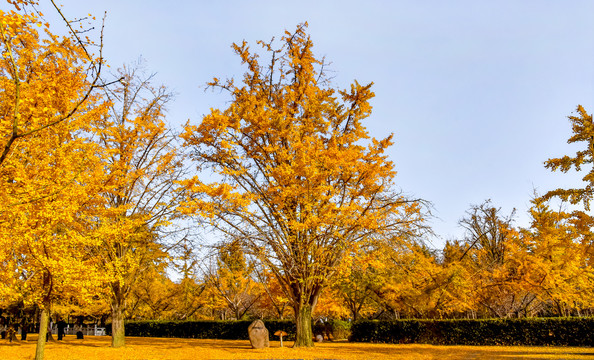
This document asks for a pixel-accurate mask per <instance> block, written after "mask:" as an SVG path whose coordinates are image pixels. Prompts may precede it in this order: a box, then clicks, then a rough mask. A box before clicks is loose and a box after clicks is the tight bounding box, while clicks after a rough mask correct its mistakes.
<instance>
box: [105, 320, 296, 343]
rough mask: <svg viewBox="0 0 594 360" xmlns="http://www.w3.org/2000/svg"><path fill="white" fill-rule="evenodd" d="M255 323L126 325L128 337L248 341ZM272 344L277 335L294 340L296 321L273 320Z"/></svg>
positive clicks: (151, 322) (269, 326)
mask: <svg viewBox="0 0 594 360" xmlns="http://www.w3.org/2000/svg"><path fill="white" fill-rule="evenodd" d="M251 323H252V321H246V320H241V321H208V320H204V321H160V320H143V321H127V322H126V324H125V327H124V329H125V332H126V336H142V337H177V338H192V339H224V340H246V339H248V332H247V329H248V326H250V324H251ZM264 324H265V325H266V328H267V329H268V333H269V334H270V339H271V340H277V337H275V336H273V334H274V333H275V332H276V331H277V330H283V331H284V332H286V333H287V334H288V335H286V336H285V337H283V339H284V340H294V339H295V333H296V328H295V324H294V322H293V321H287V320H270V321H264ZM106 332H107V333H108V334H111V324H107V325H106Z"/></svg>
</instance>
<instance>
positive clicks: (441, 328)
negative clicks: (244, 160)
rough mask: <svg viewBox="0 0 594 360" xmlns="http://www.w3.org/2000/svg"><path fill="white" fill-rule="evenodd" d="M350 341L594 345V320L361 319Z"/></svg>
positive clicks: (439, 343) (438, 343)
mask: <svg viewBox="0 0 594 360" xmlns="http://www.w3.org/2000/svg"><path fill="white" fill-rule="evenodd" d="M349 340H350V341H357V342H382V343H422V344H433V345H531V346H543V345H556V346H592V345H594V318H528V319H481V320H469V319H459V320H396V321H379V320H363V321H357V322H355V323H354V324H353V325H352V327H351V336H350V338H349Z"/></svg>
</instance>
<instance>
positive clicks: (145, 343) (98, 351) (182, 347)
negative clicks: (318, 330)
mask: <svg viewBox="0 0 594 360" xmlns="http://www.w3.org/2000/svg"><path fill="white" fill-rule="evenodd" d="M30 338H31V339H30V340H28V341H23V342H18V343H12V344H10V343H8V342H7V341H6V340H2V341H1V342H0V359H2V360H13V359H15V360H16V359H27V360H29V359H33V357H34V354H35V342H36V340H37V339H36V336H35V335H30ZM110 339H111V338H110V337H108V336H87V337H85V339H84V340H76V338H75V337H74V336H66V338H65V340H64V341H61V342H57V343H49V344H47V346H46V350H45V358H46V359H47V360H64V359H80V360H116V359H117V360H120V359H121V360H124V359H126V360H128V359H130V360H141V359H142V360H149V359H176V360H177V359H188V360H189V359H192V360H196V359H325V360H326V359H336V360H342V359H344V360H347V359H501V360H503V359H508V360H509V359H594V349H593V348H567V347H520V346H517V347H503V346H502V347H498V346H433V345H391V344H367V343H347V342H334V343H332V342H326V343H321V344H316V347H315V348H313V349H292V348H290V347H284V348H281V347H280V345H279V342H278V341H273V342H271V343H270V346H271V347H270V348H269V349H265V350H254V349H251V346H250V344H249V341H246V340H237V341H235V340H196V339H165V338H138V337H128V338H126V342H127V345H126V347H125V348H121V349H112V348H110V347H109V346H110ZM291 345H292V343H291V342H285V346H291Z"/></svg>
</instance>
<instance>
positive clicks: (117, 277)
mask: <svg viewBox="0 0 594 360" xmlns="http://www.w3.org/2000/svg"><path fill="white" fill-rule="evenodd" d="M119 76H120V78H121V79H122V81H121V83H120V84H118V86H116V87H114V88H113V89H111V90H110V91H109V92H107V93H106V95H107V96H108V97H109V98H110V99H111V100H112V106H111V107H110V110H109V115H108V116H105V117H103V118H102V119H101V121H99V122H97V123H96V124H97V125H96V127H95V128H94V131H95V133H96V134H97V135H96V141H97V143H98V145H99V146H100V147H101V149H102V151H104V152H105V153H106V157H105V160H104V169H105V172H106V177H105V182H104V189H103V192H102V194H103V196H104V198H105V204H106V205H105V207H104V209H103V212H102V214H101V216H100V218H99V220H98V225H97V227H98V230H97V231H98V234H99V235H98V236H99V237H100V239H101V247H100V250H99V257H100V258H101V259H102V267H103V271H105V273H106V274H108V275H109V283H108V284H107V286H108V288H109V293H110V296H109V297H110V302H111V307H112V319H111V320H112V346H113V347H120V346H123V345H124V344H125V337H124V311H125V306H126V298H127V297H128V295H129V294H130V291H131V289H132V286H133V285H134V283H135V281H136V280H137V279H139V278H140V274H141V273H142V272H143V271H145V270H146V269H147V268H148V267H151V266H154V265H155V263H158V262H160V261H161V260H163V259H164V258H165V256H166V255H167V254H166V251H165V249H164V248H163V244H162V243H161V242H160V240H161V239H160V235H161V233H160V230H161V229H163V228H164V227H166V226H167V225H169V221H171V220H172V219H173V218H175V217H176V216H177V213H176V211H175V208H176V206H177V200H176V194H177V193H176V192H175V191H174V189H175V186H176V185H175V181H176V180H177V179H178V178H179V176H180V171H181V170H182V167H181V162H180V158H179V156H178V151H177V148H176V147H175V146H174V145H175V144H174V140H175V137H174V135H173V133H172V132H171V130H170V129H169V127H168V124H167V123H166V121H165V111H166V105H167V103H168V101H169V100H170V99H171V95H170V94H169V92H168V91H167V89H166V88H165V87H164V86H160V87H154V86H152V84H151V78H152V76H150V75H148V76H147V75H145V74H143V73H142V69H141V68H140V67H139V66H138V67H124V68H123V69H122V70H121V71H120V74H119Z"/></svg>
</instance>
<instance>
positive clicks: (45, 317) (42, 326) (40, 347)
mask: <svg viewBox="0 0 594 360" xmlns="http://www.w3.org/2000/svg"><path fill="white" fill-rule="evenodd" d="M48 324H49V306H44V307H43V309H41V315H40V317H39V337H38V338H37V348H36V349H35V360H43V354H44V351H45V342H46V336H47V326H48Z"/></svg>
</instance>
